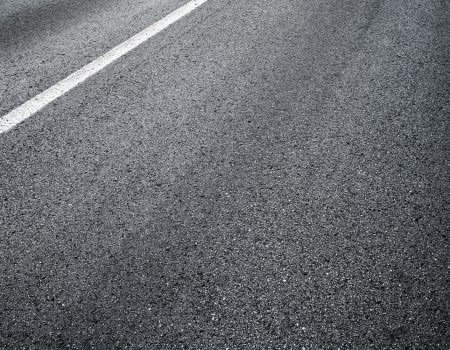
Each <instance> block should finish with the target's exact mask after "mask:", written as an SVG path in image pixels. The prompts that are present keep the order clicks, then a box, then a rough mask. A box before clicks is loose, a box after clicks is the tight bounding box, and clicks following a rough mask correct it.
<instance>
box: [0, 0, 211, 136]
mask: <svg viewBox="0 0 450 350" xmlns="http://www.w3.org/2000/svg"><path fill="white" fill-rule="evenodd" d="M206 1H208V0H191V1H189V2H188V3H187V4H185V5H183V6H181V7H180V8H178V9H177V10H175V11H173V12H172V13H170V14H169V15H167V16H166V17H164V18H162V19H160V20H159V21H157V22H155V23H154V24H152V25H150V26H149V27H147V28H145V29H144V30H142V31H141V32H139V33H137V34H136V35H134V36H132V37H131V38H129V39H128V40H126V41H124V42H123V43H121V44H119V45H117V46H116V47H114V48H113V49H111V50H110V51H108V52H107V53H105V54H103V55H102V56H100V57H98V58H96V59H95V60H94V61H92V62H91V63H89V64H87V65H85V66H84V67H82V68H80V69H79V70H77V71H76V72H74V73H72V74H70V75H69V76H68V77H67V78H65V79H63V80H61V81H60V82H58V83H56V84H55V85H53V86H51V87H50V88H48V89H47V90H45V91H43V92H41V93H40V94H38V95H37V96H35V97H33V98H32V99H31V100H28V101H27V102H25V103H23V104H22V105H20V106H19V107H17V108H15V109H13V110H12V111H11V112H9V113H8V114H6V115H5V116H3V117H2V118H0V134H1V133H4V132H6V131H8V130H11V129H12V128H14V127H15V126H16V125H18V124H19V123H21V122H23V121H24V120H26V119H28V118H30V117H31V116H32V115H33V114H35V113H37V112H39V111H40V110H41V109H42V108H44V107H45V106H47V105H48V104H49V103H51V102H53V101H54V100H56V99H57V98H59V97H61V96H63V95H64V94H65V93H67V92H69V91H70V90H72V89H73V88H74V87H76V86H77V85H79V84H81V83H82V82H84V81H85V80H86V79H88V78H90V77H91V76H93V75H94V74H96V73H98V72H99V71H101V70H102V69H103V68H105V67H106V66H108V65H110V64H111V63H113V62H114V61H116V60H117V59H119V58H120V57H122V56H123V55H125V54H127V53H128V52H130V51H131V50H133V49H135V48H136V47H138V46H139V45H141V44H142V43H144V42H145V41H147V40H148V39H150V38H151V37H153V36H154V35H156V34H158V33H159V32H161V31H162V30H164V29H166V28H167V27H168V26H170V25H171V24H173V23H175V22H176V21H178V20H179V19H181V18H182V17H184V16H186V15H187V14H189V13H190V12H192V11H193V10H195V9H196V8H197V7H199V6H201V5H202V4H204V3H205V2H206Z"/></svg>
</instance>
